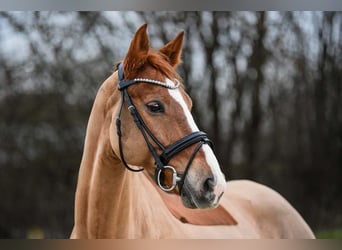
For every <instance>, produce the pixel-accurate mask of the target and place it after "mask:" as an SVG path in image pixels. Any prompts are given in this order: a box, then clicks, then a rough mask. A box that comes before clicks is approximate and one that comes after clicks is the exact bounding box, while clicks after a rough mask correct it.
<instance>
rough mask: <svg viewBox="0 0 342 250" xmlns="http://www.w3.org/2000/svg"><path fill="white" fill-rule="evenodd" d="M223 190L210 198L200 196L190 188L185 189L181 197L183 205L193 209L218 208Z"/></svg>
mask: <svg viewBox="0 0 342 250" xmlns="http://www.w3.org/2000/svg"><path fill="white" fill-rule="evenodd" d="M222 196H223V192H222V193H221V194H220V195H218V196H216V195H214V196H213V197H212V198H210V199H206V198H198V197H196V196H195V195H194V192H191V191H190V189H189V188H186V189H183V190H182V193H181V198H182V202H183V205H184V206H185V207H187V208H192V209H213V208H216V207H217V206H218V204H219V202H220V199H221V197H222Z"/></svg>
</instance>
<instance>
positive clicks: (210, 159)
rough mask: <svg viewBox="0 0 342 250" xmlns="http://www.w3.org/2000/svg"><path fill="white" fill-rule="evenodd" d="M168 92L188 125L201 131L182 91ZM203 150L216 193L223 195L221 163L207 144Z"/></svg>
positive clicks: (172, 90) (171, 90) (224, 182)
mask: <svg viewBox="0 0 342 250" xmlns="http://www.w3.org/2000/svg"><path fill="white" fill-rule="evenodd" d="M166 82H167V83H168V84H174V83H173V82H172V81H171V80H170V79H166ZM168 91H169V94H170V96H171V97H172V98H174V99H175V100H176V101H177V102H178V103H179V105H180V106H181V107H182V109H183V112H184V115H185V117H186V119H187V121H188V124H189V126H190V128H191V130H192V132H195V131H199V129H198V127H197V125H196V123H195V121H194V118H193V117H192V115H191V113H190V111H189V109H188V107H187V105H186V103H185V100H184V98H183V96H182V94H181V92H180V90H179V89H169V90H168ZM202 150H203V151H204V155H205V159H206V162H207V164H208V165H209V166H210V168H211V171H212V173H213V176H214V178H215V180H214V181H216V184H217V185H216V187H215V190H214V193H215V194H216V195H217V196H218V195H220V194H221V192H223V191H224V189H225V186H226V181H225V178H224V175H223V173H222V172H221V169H220V165H219V163H218V161H217V159H216V157H215V155H214V152H213V151H212V149H211V148H210V146H209V145H207V144H204V145H203V146H202Z"/></svg>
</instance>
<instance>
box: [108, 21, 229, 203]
mask: <svg viewBox="0 0 342 250" xmlns="http://www.w3.org/2000/svg"><path fill="white" fill-rule="evenodd" d="M146 29H147V25H146V24H144V25H143V26H141V27H140V28H139V29H138V30H137V32H136V34H135V36H134V38H133V40H132V42H131V44H130V47H129V49H128V52H127V54H126V56H125V58H124V60H123V61H122V62H121V63H120V64H119V65H118V70H117V81H118V89H119V91H120V93H121V102H120V103H119V104H118V105H117V108H116V109H114V111H113V119H112V124H111V126H110V127H111V130H110V131H111V132H110V143H111V146H112V148H113V151H114V153H115V154H116V155H117V156H118V158H119V159H121V161H122V163H123V165H125V166H126V167H127V168H128V169H130V170H132V171H140V170H142V167H143V169H144V170H145V171H146V172H147V173H148V174H149V175H150V176H151V177H152V178H154V180H155V181H156V183H157V185H158V186H159V188H161V189H163V190H164V191H166V192H172V193H174V194H177V195H180V196H181V199H182V202H183V204H184V205H185V206H186V207H188V208H214V207H216V206H217V205H218V203H219V200H220V197H221V196H222V194H223V191H224V189H225V185H226V181H225V178H224V175H223V173H222V171H221V169H220V165H219V163H218V161H217V159H216V157H215V154H214V152H213V150H212V148H211V142H210V140H209V139H208V138H207V136H206V134H205V133H203V132H201V131H199V129H198V127H197V125H196V123H195V121H194V119H193V117H192V115H191V108H192V101H191V99H190V97H189V96H188V95H187V93H186V92H185V90H184V88H183V86H182V84H181V83H180V82H181V78H180V76H179V75H178V74H177V72H176V71H175V68H176V67H177V66H178V65H179V64H180V63H181V52H182V42H183V32H181V33H179V34H178V36H177V37H176V38H175V39H173V40H172V41H170V42H169V43H167V44H166V45H165V46H164V47H162V48H161V49H159V50H154V49H152V48H150V45H149V39H148V36H147V32H146ZM135 166H141V167H135Z"/></svg>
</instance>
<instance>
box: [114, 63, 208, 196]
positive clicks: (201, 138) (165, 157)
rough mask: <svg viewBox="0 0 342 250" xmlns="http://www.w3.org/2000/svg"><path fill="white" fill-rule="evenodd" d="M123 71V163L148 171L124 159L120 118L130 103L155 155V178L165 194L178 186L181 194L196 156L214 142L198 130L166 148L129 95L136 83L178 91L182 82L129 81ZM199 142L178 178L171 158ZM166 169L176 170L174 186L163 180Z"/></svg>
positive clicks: (173, 178)
mask: <svg viewBox="0 0 342 250" xmlns="http://www.w3.org/2000/svg"><path fill="white" fill-rule="evenodd" d="M123 71H124V70H123V64H122V63H121V64H119V66H118V76H119V87H118V89H119V90H120V91H121V103H120V108H119V111H118V114H117V118H116V128H117V135H118V141H119V151H120V158H121V161H122V163H123V164H124V166H125V167H126V168H127V169H128V170H130V171H133V172H140V171H142V170H144V169H143V168H140V169H133V168H131V167H130V166H128V164H127V162H126V160H125V158H124V154H123V148H122V139H121V137H122V133H121V119H120V116H121V112H122V108H123V105H124V102H125V100H126V101H127V106H128V110H129V112H130V114H131V115H132V117H133V120H134V122H135V124H136V125H137V127H138V128H139V130H140V131H141V134H142V135H143V137H144V139H145V141H146V144H147V147H148V149H149V151H150V152H151V154H152V156H153V158H154V160H155V166H156V169H155V174H154V179H155V181H156V183H157V185H158V186H159V187H160V188H161V189H162V190H163V191H165V192H170V191H172V190H173V189H175V187H176V186H177V184H178V187H179V192H181V190H182V188H183V185H184V180H185V177H186V174H187V172H188V170H189V168H190V165H191V163H192V161H193V159H194V158H195V155H196V154H197V152H198V151H199V150H200V148H201V147H202V145H203V144H208V145H210V146H211V147H212V143H211V141H210V140H209V139H208V137H207V135H206V134H205V133H204V132H202V131H196V132H193V133H191V134H189V135H187V136H185V137H183V138H181V139H180V140H178V141H176V142H174V143H173V144H171V145H170V146H167V147H165V146H164V145H163V144H162V143H161V142H159V140H158V139H157V138H156V137H155V136H154V135H153V133H152V132H151V130H150V129H149V128H148V127H147V125H146V124H145V123H144V121H143V119H142V118H141V116H140V114H139V112H138V110H137V109H136V107H135V106H134V104H133V102H132V99H131V97H130V96H129V94H128V91H127V88H128V87H129V86H131V85H133V84H135V83H149V84H154V85H158V86H160V87H164V88H168V89H177V88H178V87H179V82H178V81H177V84H175V85H170V84H168V83H166V82H161V81H157V80H152V79H146V78H135V79H132V80H128V81H126V80H125V78H124V73H123ZM148 136H149V137H150V138H151V139H152V140H153V141H154V143H155V144H156V145H157V146H158V147H159V149H161V151H162V153H161V154H160V155H158V153H157V151H156V149H155V148H154V146H153V145H152V143H151V141H150V140H149V138H148ZM196 143H198V144H197V146H196V147H195V149H194V151H193V152H192V154H191V156H190V158H189V161H188V163H187V165H186V167H185V170H184V172H183V174H182V175H178V174H177V171H176V169H175V168H174V167H172V166H168V165H167V164H168V163H169V161H170V160H171V158H172V157H173V156H175V155H176V154H178V153H179V152H181V151H183V150H184V149H186V148H188V147H190V146H191V145H194V144H196ZM165 170H171V171H172V185H171V186H166V185H165V184H164V183H163V178H164V174H163V173H164V171H165Z"/></svg>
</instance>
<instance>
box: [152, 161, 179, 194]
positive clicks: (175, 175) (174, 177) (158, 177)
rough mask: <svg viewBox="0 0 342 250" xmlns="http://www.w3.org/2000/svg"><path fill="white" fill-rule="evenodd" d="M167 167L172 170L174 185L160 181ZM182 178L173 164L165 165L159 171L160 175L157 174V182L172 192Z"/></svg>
mask: <svg viewBox="0 0 342 250" xmlns="http://www.w3.org/2000/svg"><path fill="white" fill-rule="evenodd" d="M165 169H170V170H171V171H172V185H171V186H170V187H168V186H165V185H163V184H162V183H161V181H160V177H161V173H162V172H163V171H164V170H165ZM181 179H182V178H181V177H179V176H178V175H177V171H176V169H175V168H174V167H172V166H164V167H163V168H162V169H160V170H159V171H158V175H157V184H158V186H159V187H160V188H161V189H162V190H163V191H165V192H170V191H172V190H174V189H175V188H176V186H177V183H178V182H179V181H180V180H181Z"/></svg>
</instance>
